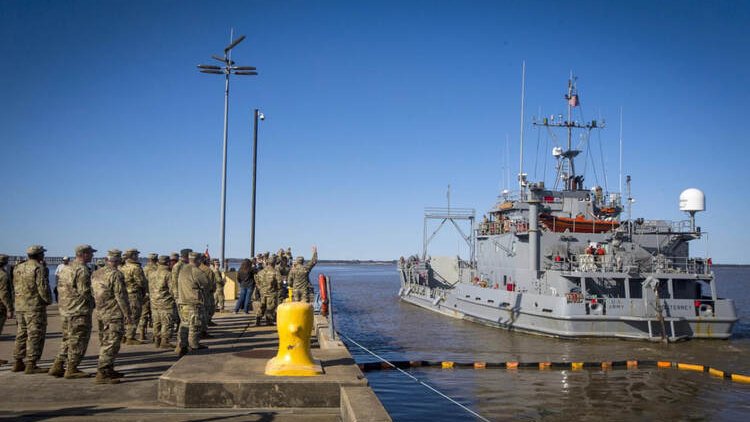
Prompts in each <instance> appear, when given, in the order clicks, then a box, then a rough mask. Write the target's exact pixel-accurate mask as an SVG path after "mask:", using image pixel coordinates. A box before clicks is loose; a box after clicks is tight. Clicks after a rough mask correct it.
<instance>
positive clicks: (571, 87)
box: [533, 72, 604, 190]
mask: <svg viewBox="0 0 750 422" xmlns="http://www.w3.org/2000/svg"><path fill="white" fill-rule="evenodd" d="M577 79H578V78H577V77H575V76H574V75H573V72H571V73H570V79H568V92H567V93H566V94H565V100H566V101H567V107H568V116H567V119H566V120H562V115H560V118H559V119H558V120H555V117H554V116H552V118H547V117H543V118H542V121H541V122H534V123H533V124H534V125H535V126H545V127H559V128H565V130H566V132H567V138H568V139H567V140H568V145H567V149H566V150H565V151H560V152H559V154H558V153H555V155H556V156H557V155H559V157H558V158H559V159H561V160H562V161H561V162H560V163H559V165H560V166H562V167H561V168H566V167H567V169H568V171H567V173H561V177H562V178H563V180H564V181H565V188H564V190H581V189H583V181H582V179H581V178H580V177H578V175H577V174H576V168H575V157H576V156H577V155H578V154H580V153H581V151H580V150H576V149H573V129H587V130H589V131H590V130H591V129H600V128H603V127H604V125H603V124H599V123H597V121H596V120H592V121H590V122H584V123H579V122H577V121H575V120H573V109H574V108H576V107H578V106H580V100H579V97H578V88H577V87H576V81H577Z"/></svg>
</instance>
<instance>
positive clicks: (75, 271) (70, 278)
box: [48, 245, 96, 379]
mask: <svg viewBox="0 0 750 422" xmlns="http://www.w3.org/2000/svg"><path fill="white" fill-rule="evenodd" d="M75 252H76V257H75V260H74V261H73V263H72V264H70V265H68V266H66V267H65V268H64V269H63V270H62V271H61V272H60V273H59V275H58V279H57V289H58V292H59V294H60V296H59V297H58V299H57V301H58V303H59V310H60V316H61V317H62V341H61V342H60V353H59V354H58V355H57V358H56V359H55V363H54V364H53V365H52V367H51V368H50V369H49V372H48V373H49V374H50V375H52V376H55V377H58V378H59V377H61V376H65V378H66V379H70V378H86V377H88V376H89V374H87V373H85V372H83V371H79V370H78V365H79V364H80V363H81V359H83V356H84V355H86V348H87V347H88V345H89V338H90V337H91V313H92V312H93V311H94V296H93V295H92V294H91V270H89V267H88V266H87V265H86V264H88V263H89V262H91V259H92V258H93V257H94V252H96V249H94V248H92V247H91V245H80V246H78V247H77V248H76V251H75ZM66 361H67V367H66V369H65V371H64V372H63V365H65V362H66Z"/></svg>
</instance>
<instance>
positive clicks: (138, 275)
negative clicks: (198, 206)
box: [0, 245, 318, 384]
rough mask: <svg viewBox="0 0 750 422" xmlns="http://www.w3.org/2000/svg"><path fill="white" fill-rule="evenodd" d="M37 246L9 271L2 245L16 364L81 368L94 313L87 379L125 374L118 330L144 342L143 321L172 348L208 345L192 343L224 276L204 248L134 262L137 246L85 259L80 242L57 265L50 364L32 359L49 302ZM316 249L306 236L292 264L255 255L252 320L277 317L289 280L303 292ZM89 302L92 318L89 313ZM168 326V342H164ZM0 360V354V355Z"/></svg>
mask: <svg viewBox="0 0 750 422" xmlns="http://www.w3.org/2000/svg"><path fill="white" fill-rule="evenodd" d="M45 252H46V249H44V247H42V246H40V245H33V246H30V247H29V248H28V249H27V250H26V253H27V256H28V258H27V259H26V260H24V261H21V262H20V263H17V264H16V265H15V266H14V267H13V269H12V274H10V275H9V274H8V273H7V272H6V271H5V267H6V265H7V264H8V256H7V255H2V254H0V332H2V329H3V326H4V323H5V320H6V317H9V318H13V317H14V315H15V318H16V320H17V322H18V333H17V335H16V342H15V350H14V353H13V358H14V359H15V361H14V363H13V369H12V370H13V371H14V372H21V371H23V372H25V373H27V374H36V373H48V374H50V375H52V376H55V377H65V378H67V379H71V378H73V379H74V378H84V377H88V376H89V374H88V373H85V372H83V371H80V370H79V369H78V366H79V364H80V363H81V360H82V358H83V357H84V356H85V354H86V349H87V347H88V343H89V339H90V336H91V331H92V323H93V322H95V323H96V324H97V326H98V332H99V344H100V348H99V361H98V365H97V373H96V379H95V382H96V383H98V384H115V383H118V382H119V379H120V378H122V377H123V374H122V373H120V372H118V371H116V370H115V369H114V363H115V357H116V356H117V354H118V352H119V350H120V345H121V343H122V342H123V337H124V338H125V341H124V343H125V344H126V345H140V344H143V343H144V342H145V341H146V338H147V330H148V327H149V326H152V327H153V343H154V345H155V346H156V347H158V348H162V349H172V348H174V349H175V352H176V353H177V354H178V355H179V356H183V355H184V354H186V353H188V352H189V351H192V350H197V349H203V348H206V347H207V346H204V345H202V344H200V339H201V338H207V337H211V335H210V334H208V327H209V326H211V325H216V324H214V323H213V322H212V321H211V319H212V317H213V315H214V313H215V312H217V310H218V311H219V312H223V310H224V283H225V278H224V277H223V276H222V273H221V271H220V267H219V260H217V259H214V260H213V261H210V260H209V259H208V257H207V256H206V255H204V254H202V253H198V252H193V251H192V250H191V249H183V250H181V251H180V253H179V254H178V253H173V254H171V256H167V255H161V256H159V255H157V254H153V253H152V254H149V255H148V262H147V263H146V265H144V266H141V264H140V262H139V254H140V252H139V251H138V250H136V249H128V250H127V251H125V252H124V253H123V252H121V251H120V250H118V249H111V250H109V251H108V252H107V257H106V259H100V260H97V262H96V265H94V266H90V264H91V262H92V260H93V256H94V253H95V252H96V249H94V248H93V247H92V246H91V245H80V246H78V247H76V249H75V259H74V260H73V262H71V263H70V264H66V265H64V266H63V268H61V269H60V271H58V272H57V274H58V275H57V286H56V289H57V292H58V293H57V294H58V297H57V300H58V306H59V312H60V316H61V319H62V321H61V322H62V341H61V344H60V351H59V353H58V354H57V356H56V358H55V361H54V363H53V365H52V367H51V368H49V369H43V368H39V367H38V366H37V362H38V361H39V359H40V358H41V355H42V350H43V347H44V341H45V336H46V331H47V306H48V305H50V304H51V303H52V292H51V291H50V285H49V270H48V268H47V266H46V263H45V260H44V254H45ZM317 255H318V254H317V248H316V247H314V246H313V256H312V259H311V260H310V261H309V262H307V263H306V262H305V261H304V259H303V258H302V257H301V256H300V257H297V258H296V259H294V264H291V263H292V255H291V250H289V249H287V250H286V251H283V250H281V251H279V253H277V254H275V255H271V254H269V253H266V254H261V255H259V256H257V257H255V258H254V259H253V261H255V262H254V263H253V265H252V267H251V271H252V276H253V280H254V281H255V284H256V286H257V293H258V297H257V299H258V301H259V303H260V306H258V310H257V313H256V325H260V319H261V317H262V316H265V317H266V320H267V321H268V322H269V323H273V322H275V309H276V305H277V303H278V302H279V301H280V300H283V299H284V297H286V295H287V293H286V292H287V287H288V288H289V289H291V295H290V297H293V298H294V300H302V301H309V290H310V282H309V274H310V270H311V269H312V267H313V266H314V265H315V264H316V263H317ZM92 267H93V268H92ZM11 276H12V281H11ZM285 286H286V287H285ZM94 308H96V310H97V312H96V320H95V321H92V319H93V317H94V313H93V310H94ZM175 328H176V331H177V333H176V334H177V344H176V345H174V344H172V343H170V339H171V338H172V335H173V334H174V333H175ZM136 335H137V336H138V337H137V338H136ZM6 363H8V362H7V361H4V360H0V365H3V364H6Z"/></svg>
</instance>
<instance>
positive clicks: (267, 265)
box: [235, 246, 318, 325]
mask: <svg viewBox="0 0 750 422" xmlns="http://www.w3.org/2000/svg"><path fill="white" fill-rule="evenodd" d="M317 263H318V248H317V247H315V246H313V247H312V257H311V258H310V260H309V261H307V262H305V259H304V258H303V257H302V256H297V257H296V258H293V257H292V251H291V249H287V250H286V251H284V250H283V249H280V250H279V251H278V252H277V253H276V254H271V253H269V252H266V253H264V254H258V255H257V256H256V257H255V258H254V259H253V262H252V264H251V266H250V271H251V274H250V275H251V276H252V277H253V279H254V280H255V288H256V289H255V299H257V301H258V305H259V306H258V309H257V310H256V313H255V325H261V322H262V321H261V319H262V318H263V319H265V322H266V323H267V324H269V325H270V324H275V321H276V307H277V305H278V304H279V303H280V302H283V301H284V300H285V299H286V298H287V297H288V298H290V299H291V300H292V301H295V302H310V292H311V290H312V286H311V285H310V271H312V269H313V267H314V266H315V264H317ZM235 312H236V311H235Z"/></svg>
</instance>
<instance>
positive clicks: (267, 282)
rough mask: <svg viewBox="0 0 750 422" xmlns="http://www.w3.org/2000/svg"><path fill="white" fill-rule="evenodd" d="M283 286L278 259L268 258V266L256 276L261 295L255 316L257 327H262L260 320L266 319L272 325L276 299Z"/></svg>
mask: <svg viewBox="0 0 750 422" xmlns="http://www.w3.org/2000/svg"><path fill="white" fill-rule="evenodd" d="M280 284H281V274H279V272H278V270H277V269H276V257H275V256H271V257H269V258H268V261H267V262H266V265H265V266H264V267H263V269H262V270H260V272H259V273H257V274H255V286H256V287H257V289H258V292H259V294H260V306H258V311H257V313H256V314H255V325H257V326H259V325H260V318H261V317H262V316H265V317H266V323H267V324H272V323H273V321H274V318H273V315H274V311H275V310H276V297H277V295H278V291H279V285H280Z"/></svg>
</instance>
